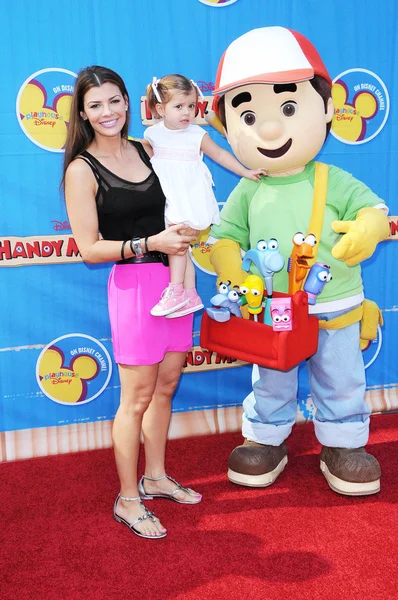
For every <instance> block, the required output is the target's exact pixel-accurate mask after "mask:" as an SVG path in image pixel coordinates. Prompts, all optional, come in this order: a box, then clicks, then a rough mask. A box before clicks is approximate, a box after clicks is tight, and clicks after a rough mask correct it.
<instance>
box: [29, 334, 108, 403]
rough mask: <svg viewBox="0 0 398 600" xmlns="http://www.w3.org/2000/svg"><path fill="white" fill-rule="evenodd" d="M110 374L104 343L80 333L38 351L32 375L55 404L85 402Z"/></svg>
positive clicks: (69, 335)
mask: <svg viewBox="0 0 398 600" xmlns="http://www.w3.org/2000/svg"><path fill="white" fill-rule="evenodd" d="M111 374H112V361H111V357H110V356H109V353H108V351H107V349H106V348H105V346H104V345H103V344H101V342H99V341H98V340H96V339H95V338H93V337H91V336H89V335H85V334H83V333H71V334H68V335H64V336H61V337H59V338H57V339H56V340H53V341H52V342H50V343H49V344H48V345H47V346H46V347H45V348H44V349H43V350H42V352H41V353H40V356H39V358H38V359H37V365H36V379H37V383H38V384H39V387H40V389H41V391H42V392H43V394H45V395H46V396H47V397H48V398H50V400H53V401H54V402H57V403H58V404H65V405H69V406H71V405H76V404H85V403H86V402H90V401H91V400H94V398H97V396H99V395H100V394H101V393H102V392H103V391H104V389H105V388H106V386H107V385H108V382H109V379H110V377H111Z"/></svg>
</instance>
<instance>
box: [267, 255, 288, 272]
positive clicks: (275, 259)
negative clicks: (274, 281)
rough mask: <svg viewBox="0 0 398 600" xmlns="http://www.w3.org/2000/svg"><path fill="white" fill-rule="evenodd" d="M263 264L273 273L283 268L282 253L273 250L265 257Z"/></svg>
mask: <svg viewBox="0 0 398 600" xmlns="http://www.w3.org/2000/svg"><path fill="white" fill-rule="evenodd" d="M264 262H265V266H266V267H268V268H269V269H270V270H271V271H273V272H274V273H277V272H278V271H280V270H281V269H282V268H283V264H284V260H283V256H282V254H279V252H275V253H272V254H269V255H268V256H267V257H266V259H265V261H264Z"/></svg>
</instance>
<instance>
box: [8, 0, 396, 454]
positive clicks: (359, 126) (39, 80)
mask: <svg viewBox="0 0 398 600" xmlns="http://www.w3.org/2000/svg"><path fill="white" fill-rule="evenodd" d="M397 12H398V9H397V6H396V3H395V1H394V0H385V2H384V3H383V10H378V11H374V4H373V3H371V2H370V0H363V2H361V4H360V8H359V5H358V3H357V2H355V1H354V0H347V1H346V2H345V3H344V5H340V4H337V3H319V2H315V1H314V0H300V2H298V1H297V0H266V1H265V0H169V1H168V2H166V1H165V0H152V2H146V1H145V0H134V1H133V2H131V1H128V0H113V2H112V3H110V4H109V2H106V1H105V0H96V2H93V1H92V0H81V1H80V2H79V3H77V4H76V5H75V4H73V3H69V2H64V1H61V0H54V1H53V2H52V3H51V4H48V2H47V3H46V2H44V1H43V0H36V1H35V2H34V3H31V2H28V1H27V0H26V1H23V0H14V1H13V2H12V3H9V4H8V5H7V9H6V11H5V13H3V31H2V34H3V38H2V50H1V63H2V69H3V77H2V82H1V86H2V94H1V97H2V103H1V107H0V112H1V122H2V127H1V133H0V137H1V146H0V199H1V200H0V201H1V212H0V281H1V285H0V307H1V327H0V431H1V433H0V439H1V443H0V459H1V460H9V459H12V458H18V457H22V456H33V455H39V454H46V453H56V452H63V451H68V450H70V449H79V448H80V449H81V448H86V447H100V446H101V445H107V444H110V424H111V422H112V419H113V417H114V415H115V412H116V410H117V406H118V402H119V393H120V385H119V378H118V372H117V367H116V365H115V364H114V361H113V353H112V344H111V340H110V327H109V321H108V314H107V298H106V289H107V278H108V275H109V272H110V269H111V265H110V264H103V265H96V266H93V265H86V264H84V263H83V262H82V260H81V257H80V255H79V251H78V248H77V246H76V243H75V241H74V239H73V236H72V232H71V229H70V225H69V222H68V216H67V213H66V210H65V202H64V199H63V197H62V194H61V192H60V189H59V184H60V177H61V168H62V160H63V147H64V143H65V137H66V132H67V128H68V119H69V107H70V101H71V95H72V93H73V89H74V82H75V78H76V73H77V72H78V71H79V70H80V69H81V68H83V67H85V66H88V65H92V64H99V65H104V66H106V67H110V68H112V69H114V70H115V71H117V72H118V73H120V74H121V76H122V77H123V78H124V80H125V82H126V84H127V88H128V90H129V94H130V102H131V110H132V120H131V130H130V134H131V136H133V137H136V138H141V137H143V133H144V130H145V127H146V126H149V125H150V124H151V115H150V113H149V111H148V108H147V106H146V103H145V98H144V94H145V88H146V85H147V84H148V83H149V82H150V81H152V78H153V76H155V75H156V76H157V77H161V76H162V75H164V74H166V73H175V72H176V73H182V74H184V75H186V76H187V77H188V78H192V79H194V80H195V81H197V83H198V85H199V87H200V88H201V90H202V92H203V96H204V98H203V99H202V100H201V101H200V102H199V105H198V114H197V123H198V124H200V125H203V126H205V127H208V132H209V134H210V135H211V137H212V138H213V139H214V140H215V141H216V142H217V143H218V144H220V145H221V146H223V147H225V148H228V144H227V142H226V140H225V139H224V138H222V137H221V135H219V134H218V133H217V132H216V131H215V130H213V129H212V128H211V127H209V126H208V125H207V123H206V121H205V120H204V114H205V111H206V110H207V109H208V108H211V106H212V102H213V96H212V90H213V89H214V81H215V74H216V69H217V66H218V62H219V60H220V58H221V56H222V54H223V52H224V50H225V49H226V47H227V46H228V45H229V44H230V42H231V41H233V40H234V39H235V38H236V37H238V36H239V35H242V34H243V33H245V32H246V31H249V30H251V29H254V28H256V27H261V26H268V25H282V26H285V27H289V28H292V29H295V30H297V31H299V32H301V33H303V34H304V35H305V36H307V37H308V38H309V39H310V40H311V41H312V42H313V43H314V44H315V46H316V47H317V48H318V50H319V52H320V54H321V56H322V58H323V60H324V62H325V64H326V66H327V68H328V70H329V73H330V74H331V76H332V78H333V81H334V84H335V93H334V97H335V100H336V102H335V104H336V106H335V116H334V120H333V126H332V132H331V135H330V136H329V139H328V141H327V143H326V145H325V147H324V148H323V150H322V153H321V156H320V159H321V160H322V161H324V162H327V163H331V164H334V165H337V166H338V167H341V168H343V169H345V170H347V171H349V172H351V173H352V174H353V175H354V176H355V177H357V178H358V179H360V180H362V181H364V182H365V183H366V184H367V185H369V186H370V187H371V188H372V189H373V190H374V191H375V192H376V193H377V194H378V195H379V196H380V197H381V198H383V199H384V200H385V201H386V203H387V204H388V206H389V208H390V226H391V235H390V240H389V241H386V242H384V243H383V244H381V245H380V247H379V248H378V250H377V252H376V254H375V256H374V257H372V258H371V259H370V260H368V261H367V262H366V263H365V264H364V268H363V271H364V280H365V285H366V296H367V297H368V298H370V299H372V300H375V301H376V302H377V303H378V304H379V306H380V308H381V309H382V311H383V318H384V326H383V327H382V328H381V329H379V333H378V338H377V340H375V341H374V342H372V343H371V344H369V346H368V347H367V348H366V349H365V350H364V359H365V363H366V365H367V382H368V389H367V400H368V402H369V403H370V405H371V407H372V410H373V411H374V412H376V411H386V410H393V409H398V394H397V387H398V383H397V382H398V373H397V344H396V334H397V331H398V319H397V315H398V313H397V304H398V303H397V297H398V296H397V291H396V280H395V275H394V273H395V269H396V253H397V249H398V244H394V243H393V242H394V240H396V239H398V216H395V215H398V200H397V195H396V190H397V184H398V169H397V168H396V165H395V159H396V156H397V151H398V140H397V136H396V135H395V132H396V131H397V125H398V123H397V111H396V104H397V102H398V98H397V92H396V88H397V82H396V73H397V68H398V64H397V58H396V57H397V56H398V41H397V40H398V36H397V31H396V26H397V23H398V19H397ZM4 19H5V21H4ZM205 160H206V162H207V164H208V166H209V168H210V170H211V172H212V175H213V179H214V182H215V190H216V196H217V199H218V201H219V203H220V207H221V208H222V205H223V203H224V202H225V200H226V199H227V197H228V195H229V193H230V192H231V191H232V189H233V188H234V187H235V186H236V184H237V182H238V179H237V177H235V176H234V175H232V174H231V173H229V172H227V171H225V170H224V169H222V168H221V167H219V166H218V165H217V164H215V163H213V162H212V161H210V160H207V159H205ZM192 256H193V258H194V262H195V264H196V270H197V285H198V290H199V293H200V294H201V296H202V298H203V300H204V302H205V304H207V305H209V299H210V297H211V296H212V295H213V294H214V291H215V283H216V277H215V274H214V272H213V270H212V266H211V264H210V262H209V246H208V245H207V243H206V235H205V234H204V235H202V236H201V238H200V239H198V240H197V243H195V244H194V246H193V247H192ZM199 329H200V315H195V320H194V347H193V348H192V350H191V351H190V352H189V353H188V356H187V360H186V366H185V369H184V374H183V376H182V378H181V382H180V385H179V388H178V390H177V393H176V395H175V399H174V403H173V412H174V415H173V425H172V432H171V433H172V435H174V436H177V435H191V434H193V433H209V432H218V431H225V430H231V429H239V428H240V414H241V408H240V407H241V404H242V400H243V399H244V397H245V396H246V395H247V394H248V393H250V391H251V378H252V367H251V365H245V364H242V363H240V362H239V361H236V360H234V359H232V358H230V357H225V356H220V355H217V354H216V353H214V352H209V351H208V350H207V349H206V348H201V347H200V343H199ZM313 412H314V407H313V405H312V402H311V397H310V392H309V387H308V380H307V375H306V369H305V366H304V365H303V368H302V369H301V373H300V385H299V398H298V412H297V417H298V421H300V420H301V421H305V420H308V419H311V418H312V417H313ZM104 432H105V433H104ZM66 438H68V440H69V441H65V440H66ZM70 440H72V441H70Z"/></svg>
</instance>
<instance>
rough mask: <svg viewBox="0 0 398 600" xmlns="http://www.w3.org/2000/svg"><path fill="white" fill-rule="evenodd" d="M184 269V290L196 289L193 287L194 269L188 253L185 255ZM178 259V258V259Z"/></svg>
mask: <svg viewBox="0 0 398 600" xmlns="http://www.w3.org/2000/svg"><path fill="white" fill-rule="evenodd" d="M185 256H186V267H185V277H184V288H185V289H186V290H192V289H194V288H195V287H196V285H195V267H194V264H193V262H192V259H191V255H190V254H189V252H187V253H186V255H185ZM178 258H180V257H178Z"/></svg>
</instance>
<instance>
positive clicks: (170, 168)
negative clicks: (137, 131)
mask: <svg viewBox="0 0 398 600" xmlns="http://www.w3.org/2000/svg"><path fill="white" fill-rule="evenodd" d="M205 134H206V131H205V130H204V129H202V128H201V127H199V126H198V125H189V126H188V127H187V128H186V129H168V128H167V127H165V125H164V124H163V121H162V122H160V123H158V124H156V125H152V126H150V127H148V128H147V129H146V131H145V133H144V138H145V139H146V140H148V142H149V143H150V144H151V146H152V148H153V157H152V158H151V163H152V166H153V169H154V171H155V173H156V175H157V176H158V177H159V181H160V184H161V186H162V189H163V193H164V195H165V196H166V210H165V217H166V223H167V224H171V223H187V224H189V225H190V226H191V227H193V228H194V229H200V230H202V229H206V228H207V227H209V225H211V224H213V223H214V224H216V225H218V224H219V223H220V215H219V208H218V204H217V200H216V198H215V196H214V193H213V189H212V188H213V185H214V183H213V179H212V177H211V173H210V171H209V169H208V168H207V166H206V165H205V163H204V162H203V154H202V152H201V151H200V145H201V143H202V138H203V136H204V135H205Z"/></svg>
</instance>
